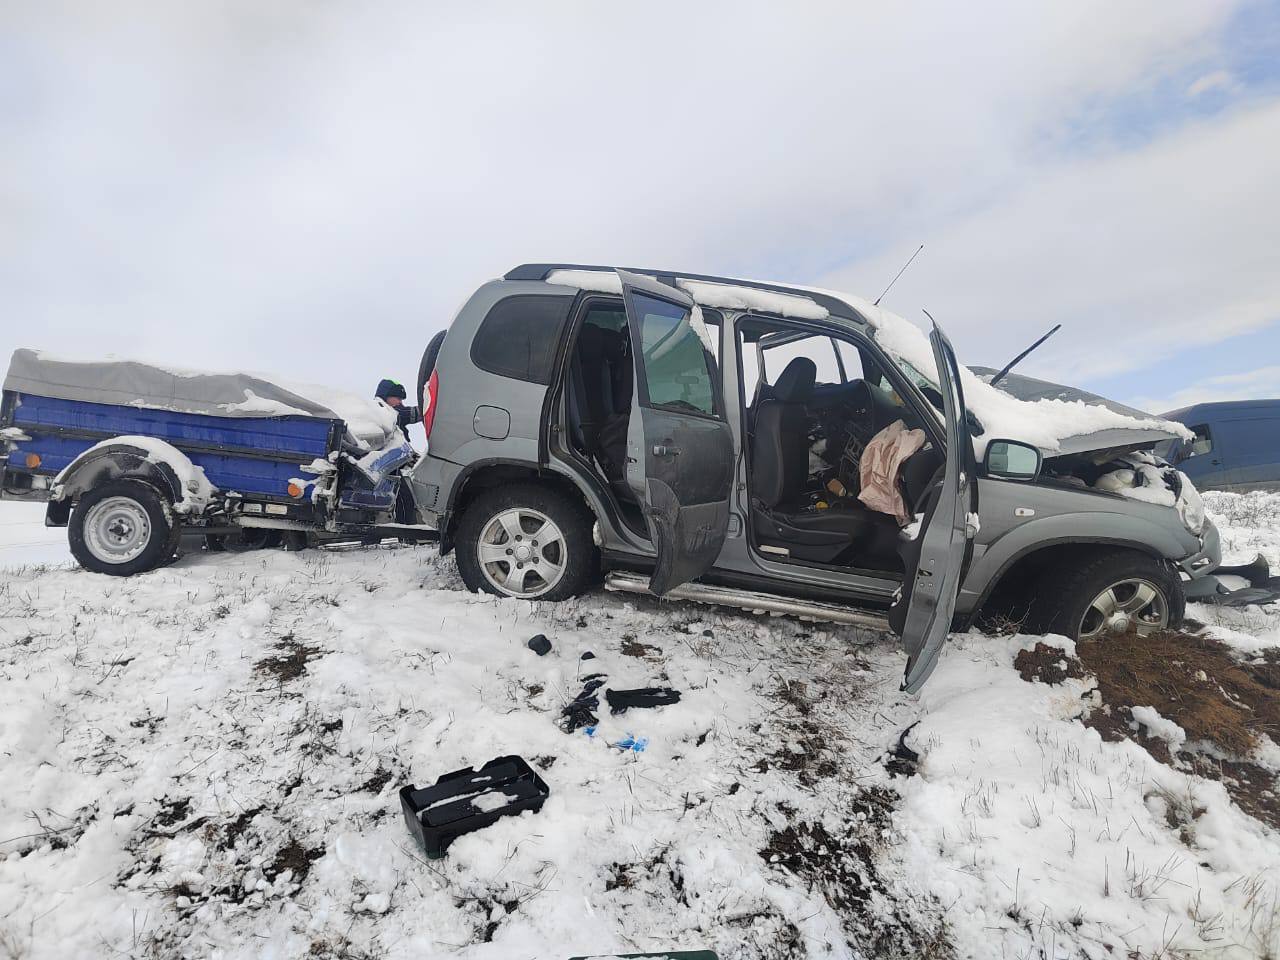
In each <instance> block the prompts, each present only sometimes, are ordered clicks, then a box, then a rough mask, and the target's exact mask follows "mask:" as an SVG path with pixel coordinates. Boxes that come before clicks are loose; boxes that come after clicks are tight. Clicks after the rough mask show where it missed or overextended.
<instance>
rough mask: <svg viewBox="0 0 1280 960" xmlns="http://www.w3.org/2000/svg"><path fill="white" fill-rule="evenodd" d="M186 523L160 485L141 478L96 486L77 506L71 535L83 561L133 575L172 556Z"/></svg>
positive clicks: (96, 569) (98, 570) (115, 573)
mask: <svg viewBox="0 0 1280 960" xmlns="http://www.w3.org/2000/svg"><path fill="white" fill-rule="evenodd" d="M181 535H182V528H181V525H180V524H179V523H178V521H177V519H176V518H175V517H174V516H173V512H172V510H170V508H169V505H168V504H167V503H166V502H165V501H164V499H163V498H162V497H161V496H160V494H159V493H158V492H157V491H156V489H155V488H154V487H152V486H150V485H149V484H146V483H142V482H141V481H138V480H113V481H111V482H110V483H104V484H102V485H101V486H98V487H94V488H93V489H92V490H90V491H89V492H88V493H86V494H85V495H84V496H82V497H81V498H80V499H79V501H77V503H76V505H75V509H73V510H72V511H71V521H70V523H69V524H68V527H67V540H68V541H69V543H70V546H71V555H72V556H74V557H75V558H76V561H77V562H78V563H79V564H80V566H82V567H84V568H85V569H86V570H91V571H93V572H94V573H105V574H108V575H109V576H113V577H128V576H132V575H133V574H135V573H145V572H146V571H148V570H154V569H155V568H156V567H159V566H162V565H163V564H165V563H167V562H168V561H169V560H171V559H172V558H173V556H174V553H175V551H176V550H177V548H178V541H179V539H180V538H181Z"/></svg>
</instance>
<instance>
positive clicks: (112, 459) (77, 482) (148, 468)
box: [47, 440, 183, 526]
mask: <svg viewBox="0 0 1280 960" xmlns="http://www.w3.org/2000/svg"><path fill="white" fill-rule="evenodd" d="M165 446H166V447H167V446H169V445H168V444H165ZM170 449H172V450H173V452H174V453H175V454H178V456H181V454H180V453H179V452H178V450H177V449H176V448H172V447H170ZM163 453H164V450H163V449H161V450H160V451H159V455H158V453H157V451H156V450H154V449H148V448H145V447H140V446H136V445H134V444H131V443H129V442H128V441H127V440H122V441H113V442H108V443H102V444H98V445H97V446H93V447H90V448H89V449H88V450H86V451H85V452H84V453H82V454H80V455H79V456H78V457H76V458H75V459H74V460H72V461H71V463H69V464H67V466H66V467H64V468H63V470H62V472H61V473H59V474H58V476H57V478H56V479H55V480H54V494H55V496H54V497H53V498H51V499H50V501H49V506H48V509H47V520H48V522H49V523H50V524H51V525H53V526H66V524H67V522H68V521H69V520H70V518H71V509H72V507H73V506H74V505H75V502H76V501H77V500H79V499H80V497H82V496H84V494H85V493H87V492H88V491H89V490H91V489H93V488H94V487H96V486H98V485H99V484H103V483H109V482H111V481H113V480H137V481H140V482H142V483H145V484H147V485H148V486H150V487H152V488H154V489H155V491H156V492H157V493H158V494H159V495H160V497H161V498H162V499H163V500H164V501H165V502H166V503H168V504H169V506H170V507H172V506H173V505H175V504H177V503H180V502H181V501H182V499H183V489H182V480H181V479H180V478H179V475H178V471H177V469H175V467H174V465H173V463H170V462H168V460H167V459H166V458H165V457H164V456H163Z"/></svg>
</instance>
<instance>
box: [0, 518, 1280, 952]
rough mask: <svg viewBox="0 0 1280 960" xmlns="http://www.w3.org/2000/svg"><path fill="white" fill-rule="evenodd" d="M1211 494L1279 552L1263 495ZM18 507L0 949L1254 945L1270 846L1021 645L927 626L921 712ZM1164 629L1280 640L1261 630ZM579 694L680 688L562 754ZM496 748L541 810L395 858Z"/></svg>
mask: <svg viewBox="0 0 1280 960" xmlns="http://www.w3.org/2000/svg"><path fill="white" fill-rule="evenodd" d="M1206 500H1207V502H1208V505H1209V507H1210V509H1211V510H1212V512H1213V513H1214V515H1215V517H1216V518H1217V519H1218V521H1219V522H1220V524H1221V525H1222V527H1223V531H1224V539H1225V543H1226V547H1227V552H1228V559H1229V560H1230V561H1233V562H1234V561H1237V560H1247V559H1250V558H1251V557H1252V556H1253V553H1254V552H1255V551H1256V550H1258V549H1261V550H1262V551H1263V552H1264V553H1266V554H1268V556H1269V558H1270V559H1271V560H1272V561H1273V563H1275V564H1276V565H1277V566H1280V496H1262V495H1255V496H1254V497H1253V498H1240V497H1230V496H1223V495H1210V496H1208V497H1206ZM23 509H24V510H26V511H28V512H30V508H29V507H25V506H24V507H23ZM11 517H12V519H13V520H14V523H15V525H14V526H4V527H0V531H5V533H4V535H3V541H0V542H8V541H12V542H14V543H26V542H27V541H26V540H24V539H22V538H24V537H27V536H32V537H33V538H34V533H28V532H26V531H28V529H29V528H30V530H32V531H38V533H39V534H40V535H41V539H40V544H39V545H38V549H39V550H40V551H45V550H47V551H49V553H48V554H44V553H40V554H38V555H33V554H31V553H30V550H34V549H36V548H35V547H32V548H24V549H17V548H16V547H14V546H9V547H0V565H2V566H3V567H4V569H0V756H2V757H3V770H4V773H5V778H4V784H5V788H4V790H3V791H0V957H8V956H13V957H23V958H38V957H58V958H75V957H103V956H161V957H179V956H183V957H186V956H190V957H222V958H230V957H303V956H310V957H339V956H349V957H432V956H461V957H466V958H508V957H517V956H518V957H561V958H563V957H569V956H573V955H580V954H601V953H613V952H627V951H635V950H667V949H698V948H711V949H715V950H717V951H718V952H719V955H720V956H721V957H725V958H730V957H742V958H748V957H750V958H755V957H793V956H794V957H853V956H859V955H865V956H880V955H888V956H911V957H917V956H934V957H947V956H953V955H954V956H966V957H967V956H972V957H994V956H1001V957H1048V958H1058V957H1063V958H1065V957H1077V956H1085V957H1095V958H1104V957H1105V958H1122V957H1131V956H1132V957H1160V956H1164V957H1171V956H1182V955H1192V954H1195V955H1204V956H1215V957H1216V956H1224V957H1263V956H1275V955H1277V953H1278V952H1280V908H1278V904H1277V886H1278V885H1280V834H1277V832H1276V831H1275V830H1273V829H1272V828H1270V827H1266V826H1264V825H1263V824H1261V823H1260V822H1259V821H1257V820H1254V819H1252V818H1251V817H1248V816H1246V815H1245V814H1243V813H1241V812H1240V811H1239V810H1238V809H1237V808H1236V807H1235V806H1234V805H1233V804H1232V802H1231V801H1230V799H1229V798H1228V796H1227V794H1226V793H1225V792H1224V790H1223V788H1222V785H1221V784H1220V783H1218V782H1216V781H1209V780H1205V779H1203V778H1200V777H1196V776H1193V775H1190V774H1189V773H1187V772H1186V771H1184V770H1181V769H1175V768H1173V767H1170V766H1167V765H1165V764H1162V763H1159V762H1158V761H1156V760H1155V759H1154V758H1153V757H1152V756H1151V755H1150V754H1149V753H1147V751H1146V750H1144V749H1143V748H1142V747H1140V746H1139V745H1137V744H1135V743H1133V742H1129V741H1122V742H1118V743H1112V742H1104V741H1103V740H1102V739H1101V738H1100V736H1099V734H1098V733H1097V731H1096V730H1094V729H1091V728H1089V727H1086V726H1085V725H1083V724H1082V723H1081V717H1082V715H1083V713H1084V712H1085V710H1086V709H1087V703H1088V699H1089V697H1090V696H1091V694H1090V693H1089V691H1090V688H1091V684H1090V682H1089V680H1088V678H1085V679H1068V680H1066V681H1065V682H1063V683H1060V684H1057V685H1053V686H1050V685H1047V684H1044V683H1040V682H1028V681H1026V680H1024V679H1022V677H1021V676H1020V675H1019V673H1018V672H1017V671H1016V670H1015V669H1014V667H1013V660H1014V657H1015V656H1016V654H1017V653H1018V651H1019V650H1020V649H1023V648H1026V647H1029V646H1032V645H1034V643H1035V642H1036V639H1035V638H1027V637H1012V638H1009V637H1002V638H991V637H984V636H981V635H978V634H969V635H965V636H957V637H954V638H953V640H952V642H951V644H950V646H949V648H948V650H947V651H946V653H945V654H944V656H943V659H942V661H941V663H940V665H939V667H938V669H937V671H936V673H935V674H934V676H933V679H932V680H931V681H930V684H929V685H928V686H927V687H926V688H925V691H924V692H923V694H922V695H921V696H920V697H919V698H918V699H916V698H911V697H906V696H904V695H902V694H900V693H899V692H898V681H899V679H900V677H901V671H902V666H903V658H902V656H901V655H900V653H899V652H898V650H897V649H896V646H895V644H894V643H892V642H891V641H889V640H888V639H886V638H882V637H878V636H875V635H865V634H855V633H852V632H850V631H848V630H845V629H843V628H829V627H826V626H818V625H814V624H809V623H804V622H800V621H795V620H790V619H785V618H762V617H752V616H749V615H745V614H743V615H739V614H736V613H732V612H726V611H720V610H717V609H714V608H710V607H700V606H693V605H679V604H666V603H659V602H656V601H647V600H643V599H637V598H625V599H624V598H620V597H618V596H614V595H608V594H602V593H601V594H593V595H590V596H587V597H584V598H581V599H579V600H576V601H572V602H568V603H563V604H558V605H546V604H533V603H528V602H518V601H497V600H494V599H491V598H486V597H478V596H474V595H471V594H469V593H466V592H465V591H464V590H463V588H462V584H461V581H460V579H459V578H458V577H457V575H456V572H455V570H454V567H453V564H452V561H451V559H448V558H446V559H443V560H442V559H441V558H439V557H438V556H437V555H436V552H435V550H434V549H433V548H428V547H418V548H413V547H404V548H390V547H381V548H358V549H348V550H335V551H310V552H305V553H301V554H286V553H276V552H272V553H260V554H240V555H230V554H221V555H193V556H189V557H186V558H183V559H182V560H180V561H178V562H177V563H176V564H174V565H172V566H170V567H167V568H165V569H162V570H160V571H157V572H155V573H152V574H147V575H144V576H140V577H136V578H133V579H129V580H116V579H112V578H107V577H100V576H95V575H92V574H88V573H85V572H83V571H80V570H79V569H76V568H74V567H70V566H64V567H60V568H45V569H32V568H30V567H21V566H15V564H21V563H24V562H28V561H29V559H34V558H35V556H39V557H40V558H41V559H48V560H65V559H66V556H67V555H66V552H65V545H64V542H63V540H62V533H63V532H62V531H45V530H44V529H43V527H42V526H40V525H39V514H38V512H37V515H36V517H35V518H34V519H35V523H30V522H27V524H26V526H21V523H22V521H23V517H22V516H20V515H18V514H16V513H15V511H14V510H13V509H8V510H6V512H5V513H3V514H0V523H3V522H7V521H9V520H10V518H11ZM10 531H18V532H17V533H11V532H10ZM31 542H35V541H34V539H33V540H32V541H31ZM1191 613H1192V615H1193V616H1195V617H1196V618H1197V619H1199V620H1201V621H1203V622H1206V623H1209V624H1210V627H1211V629H1213V630H1215V631H1219V632H1221V634H1222V635H1223V636H1226V637H1228V638H1230V641H1231V642H1232V643H1233V645H1235V646H1236V647H1237V648H1239V649H1240V650H1241V651H1242V652H1248V653H1250V654H1257V653H1258V652H1261V651H1265V650H1267V649H1269V648H1275V647H1277V646H1280V614H1278V613H1276V612H1264V611H1260V610H1257V609H1246V610H1241V611H1217V610H1208V609H1206V608H1203V607H1198V606H1197V607H1194V608H1193V609H1192V611H1191ZM535 633H544V634H546V635H547V636H548V637H549V638H550V639H551V642H552V645H553V649H552V651H551V652H550V653H549V654H547V655H546V656H545V657H538V656H536V655H535V654H534V653H532V652H531V651H530V650H528V649H527V648H526V646H525V642H526V641H527V640H528V638H529V637H530V636H532V635H533V634H535ZM1058 645H1059V646H1061V645H1062V644H1061V642H1060V641H1059V642H1058ZM586 652H591V653H593V654H594V657H592V658H589V659H585V660H584V659H582V655H583V654H584V653H586ZM592 673H604V674H606V675H607V682H608V685H609V686H610V687H613V688H615V689H617V688H627V687H642V686H648V685H667V686H672V687H675V688H676V689H678V690H680V691H681V692H682V699H681V700H680V702H679V703H677V704H674V705H671V706H666V707H661V708H658V709H651V710H641V709H635V710H632V711H629V712H628V713H626V714H623V715H621V716H610V715H609V713H608V709H607V706H605V705H604V700H603V698H601V709H600V710H599V711H597V712H598V715H599V718H600V726H599V728H598V729H597V730H596V732H595V734H594V736H587V735H586V733H585V732H584V731H582V730H578V731H576V732H573V733H566V732H564V731H563V730H562V729H561V727H560V726H559V725H558V724H557V722H556V721H557V720H558V719H559V717H560V711H561V709H562V707H563V706H564V705H565V704H566V703H567V702H568V701H569V700H571V699H573V698H574V697H575V696H576V695H577V694H578V693H579V691H580V690H581V689H582V686H583V680H582V678H583V677H584V676H586V675H588V674H592ZM600 692H601V693H603V690H602V691H600ZM1152 723H1156V720H1155V719H1152ZM912 724H915V726H914V727H912V728H911V730H910V732H909V733H908V734H907V735H906V737H905V745H906V747H908V748H909V750H914V751H916V752H918V754H919V760H918V762H913V761H912V760H911V759H910V757H909V756H905V755H907V754H909V750H899V751H898V753H899V756H897V757H893V758H890V757H889V756H888V753H889V752H890V751H893V750H894V749H895V748H896V747H897V746H898V744H899V739H900V737H902V736H903V731H905V730H907V728H908V727H911V725H912ZM1158 725H1159V724H1157V726H1158ZM627 734H631V735H633V736H635V737H643V738H647V746H646V748H645V749H644V750H643V752H634V751H623V750H620V749H618V748H616V747H614V746H611V744H616V743H618V742H620V741H621V740H622V739H623V737H624V736H625V735H627ZM510 753H517V754H520V755H522V756H524V757H526V758H527V759H529V760H530V761H531V762H532V763H534V764H535V766H536V767H537V768H538V769H539V770H540V773H541V775H542V777H543V778H544V779H545V780H546V782H547V783H548V785H549V786H550V790H551V796H550V799H549V800H548V801H547V803H546V804H545V806H544V807H543V808H542V810H541V811H540V812H539V813H537V814H525V815H523V816H521V817H513V818H506V819H504V820H501V821H499V822H498V823H497V824H495V825H494V826H492V827H489V828H487V829H485V830H483V831H480V832H477V833H474V834H470V835H468V836H464V837H462V838H460V839H459V840H457V841H456V842H455V843H454V844H453V846H452V847H451V848H450V850H449V853H448V855H447V857H445V858H444V859H442V860H438V861H426V860H424V859H423V858H422V857H421V856H420V854H419V852H418V851H416V850H415V849H414V847H413V846H412V842H411V839H410V837H409V834H408V832H407V830H406V829H405V825H404V823H403V820H402V818H401V815H400V810H399V801H398V798H397V796H396V791H397V789H398V788H399V787H400V786H401V785H403V784H406V783H414V784H417V785H419V786H421V785H424V784H427V783H430V782H432V781H434V780H435V778H436V777H438V776H439V775H441V774H443V773H447V772H450V771H452V770H455V769H458V768H461V767H466V766H469V765H473V764H475V765H478V764H480V763H482V762H484V761H486V760H488V759H491V758H493V757H497V756H501V755H504V754H510ZM1254 760H1255V762H1259V763H1264V764H1266V765H1268V766H1270V767H1272V768H1273V769H1274V768H1276V767H1277V766H1280V748H1277V747H1276V746H1275V745H1274V744H1273V743H1270V742H1268V741H1264V744H1263V748H1262V749H1261V751H1260V752H1259V755H1258V756H1257V757H1255V758H1254Z"/></svg>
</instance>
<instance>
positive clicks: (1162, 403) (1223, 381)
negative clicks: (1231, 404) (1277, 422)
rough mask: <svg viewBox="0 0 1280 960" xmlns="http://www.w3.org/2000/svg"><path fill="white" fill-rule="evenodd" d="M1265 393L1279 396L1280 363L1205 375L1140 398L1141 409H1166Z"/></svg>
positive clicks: (1240, 398) (1270, 395)
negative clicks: (1162, 393) (1167, 391)
mask: <svg viewBox="0 0 1280 960" xmlns="http://www.w3.org/2000/svg"><path fill="white" fill-rule="evenodd" d="M1266 397H1271V398H1280V365H1276V364H1272V365H1268V366H1265V367H1258V368H1257V369H1254V370H1246V371H1244V372H1243V373H1231V374H1223V375H1221V376H1216V377H1206V378H1205V379H1203V380H1199V381H1197V382H1195V383H1192V384H1189V385H1188V386H1185V387H1183V388H1182V389H1180V390H1176V391H1174V392H1172V393H1170V394H1169V395H1167V396H1164V397H1150V398H1147V399H1146V400H1144V401H1143V407H1142V409H1144V410H1158V411H1161V412H1166V411H1169V410H1178V409H1181V408H1182V407H1189V406H1191V405H1193V404H1197V403H1216V402H1218V401H1222V400H1255V399H1259V398H1266Z"/></svg>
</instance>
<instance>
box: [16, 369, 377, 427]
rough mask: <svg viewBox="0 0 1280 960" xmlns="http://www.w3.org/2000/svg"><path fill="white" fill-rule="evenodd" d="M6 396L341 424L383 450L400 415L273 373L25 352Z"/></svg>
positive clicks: (374, 403) (373, 403) (372, 402)
mask: <svg viewBox="0 0 1280 960" xmlns="http://www.w3.org/2000/svg"><path fill="white" fill-rule="evenodd" d="M4 389H6V390H14V391H17V392H20V393H29V394H33V395H35V396H41V397H55V398H57V399H61V400H79V401H83V402H86V403H107V404H114V405H117V406H126V407H142V408H146V409H153V410H172V411H175V412H178V413H195V414H203V415H206V416H214V417H281V416H298V417H321V418H324V419H326V420H341V421H343V422H344V423H345V424H346V426H347V433H348V434H349V435H350V437H351V438H352V439H353V440H355V441H356V442H357V443H358V444H359V445H364V446H369V447H373V448H375V449H377V448H380V447H383V446H385V445H386V444H387V442H388V441H390V440H392V439H393V438H394V435H395V433H396V413H395V411H394V410H392V409H391V408H390V407H388V406H387V405H386V404H384V403H382V401H380V400H375V399H372V398H370V399H365V398H364V397H359V396H356V395H355V394H352V393H347V392H345V391H342V390H334V389H332V388H330V387H320V386H313V385H311V384H299V383H290V382H288V381H284V380H280V379H278V378H275V377H271V376H268V375H265V374H255V373H245V372H234V373H216V372H210V371H202V370H184V369H180V368H175V367H161V366H157V365H155V364H150V363H143V362H141V361H138V360H123V359H121V360H117V359H110V360H91V361H82V360H70V359H64V358H60V357H55V356H53V355H52V354H48V353H44V352H41V351H37V350H27V349H19V350H15V351H14V352H13V358H12V359H11V360H10V361H9V373H8V375H7V376H6V377H5V381H4Z"/></svg>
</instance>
